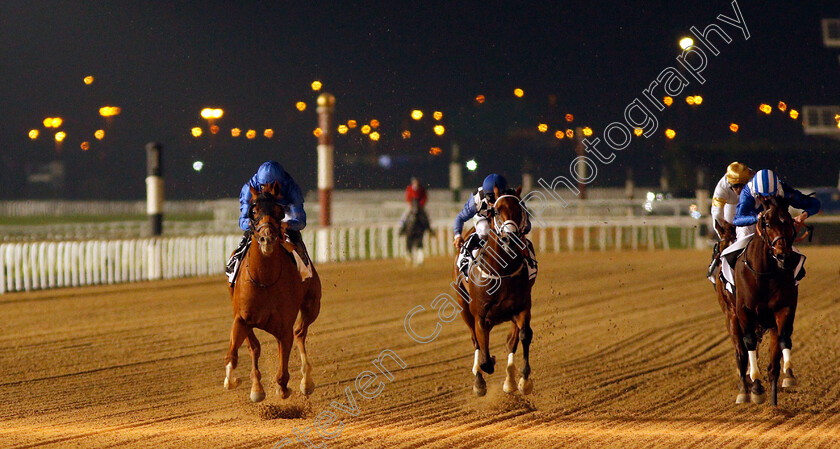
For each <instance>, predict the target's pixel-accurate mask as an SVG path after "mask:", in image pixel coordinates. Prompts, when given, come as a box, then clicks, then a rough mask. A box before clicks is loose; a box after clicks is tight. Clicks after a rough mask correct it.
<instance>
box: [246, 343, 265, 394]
mask: <svg viewBox="0 0 840 449" xmlns="http://www.w3.org/2000/svg"><path fill="white" fill-rule="evenodd" d="M248 349H249V350H250V351H251V401H252V402H260V401H262V400H263V399H265V390H263V386H262V384H261V383H260V380H261V379H262V373H260V368H259V360H260V340H259V339H257V336H256V335H254V329H248Z"/></svg>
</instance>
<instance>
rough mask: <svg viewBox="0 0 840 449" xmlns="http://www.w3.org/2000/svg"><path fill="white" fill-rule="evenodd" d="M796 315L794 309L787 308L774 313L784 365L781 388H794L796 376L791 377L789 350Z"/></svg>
mask: <svg viewBox="0 0 840 449" xmlns="http://www.w3.org/2000/svg"><path fill="white" fill-rule="evenodd" d="M795 315H796V308H795V307H788V308H785V309H781V310H779V311H777V312H776V328H777V329H779V349H781V351H782V358H783V359H784V362H783V363H784V365H783V366H782V372H783V373H784V375H785V378H784V379H783V380H782V388H793V387H795V386H796V376H794V375H793V366H792V364H791V360H790V359H791V350H793V340H791V336H792V334H793V318H794V316H795Z"/></svg>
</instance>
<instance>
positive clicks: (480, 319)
mask: <svg viewBox="0 0 840 449" xmlns="http://www.w3.org/2000/svg"><path fill="white" fill-rule="evenodd" d="M521 191H522V188H521V187H519V188H517V189H516V190H515V191H513V190H508V191H506V192H504V194H502V195H500V193H501V192H499V191H498V189H496V191H495V193H496V197H497V198H498V199H497V200H496V202H495V205H494V210H495V215H494V216H493V219H492V220H493V225H494V226H493V227H494V232H493V231H491V232H490V234H489V236H488V239H487V242H486V244H485V245H484V246H483V247H482V248H481V249H480V250H479V254H478V257H477V258H476V260H475V261H474V262H473V264H472V265H471V267H470V270H469V277H468V278H465V277H464V275H463V274H462V273H461V272H460V271H459V270H458V267H457V265H456V266H455V267H454V269H453V275H454V278H455V284H456V285H457V286H458V289H459V293H460V294H459V298H458V301H459V303H460V306H461V317H462V318H463V319H464V321H465V322H466V323H467V327H469V329H470V336H471V337H472V343H473V347H474V348H475V360H474V362H473V374H474V375H475V382H474V384H473V391H474V392H475V394H476V395H478V396H484V395H485V394H486V393H487V383H486V382H485V381H484V378H483V377H482V374H481V373H482V372H484V373H487V374H493V371H494V369H495V364H496V360H495V357H491V356H490V331H491V330H492V329H493V327H494V326H496V325H498V324H501V323H504V322H506V321H511V322H512V323H511V330H510V334H509V335H508V338H507V348H508V360H507V373H506V377H505V382H504V391H505V393H513V392H514V391H516V390H517V383H516V381H515V378H516V376H517V369H516V365H515V364H514V354H515V353H516V348H517V345H518V344H519V342H520V341H521V342H522V355H523V358H524V361H525V365H524V366H523V368H522V377H521V378H520V379H519V383H518V388H519V391H521V392H522V393H523V394H530V393H531V391H532V390H533V382H532V380H531V379H530V374H531V364H530V361H529V354H528V353H529V349H530V345H531V339H532V338H533V331H532V330H531V288H532V287H533V285H534V281H533V280H529V279H528V269H527V266H526V262H525V255H526V251H527V247H526V246H525V241H524V234H523V233H522V229H523V227H524V224H525V223H526V222H525V218H526V217H525V211H524V210H523V208H522V206H521V205H520V198H519V195H520V193H521ZM467 235H469V233H467Z"/></svg>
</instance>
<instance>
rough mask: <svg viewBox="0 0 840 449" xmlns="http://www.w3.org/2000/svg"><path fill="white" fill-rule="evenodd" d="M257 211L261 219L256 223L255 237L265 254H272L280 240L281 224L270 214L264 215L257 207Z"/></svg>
mask: <svg viewBox="0 0 840 449" xmlns="http://www.w3.org/2000/svg"><path fill="white" fill-rule="evenodd" d="M255 212H256V215H257V217H258V218H259V221H258V222H257V223H255V224H256V226H255V230H254V238H255V239H256V240H257V243H258V244H259V245H260V252H261V253H262V254H263V255H264V256H270V255H271V254H272V253H273V252H274V247H275V246H277V245H276V243H277V242H278V241H279V235H278V234H279V226H278V225H277V224H275V219H274V218H273V217H272V216H271V215H270V214H265V215H262V214H260V210H259V209H258V208H255Z"/></svg>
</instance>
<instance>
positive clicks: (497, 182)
mask: <svg viewBox="0 0 840 449" xmlns="http://www.w3.org/2000/svg"><path fill="white" fill-rule="evenodd" d="M495 189H498V191H499V193H500V194H504V192H505V191H506V190H507V189H508V184H507V180H506V179H505V178H504V177H503V176H502V175H497V174H495V173H492V174H490V175H488V176H487V177H486V178H484V182H482V184H481V187H479V188H478V189H476V191H475V192H473V194H472V195H471V196H470V197H469V198H468V199H467V202H466V203H465V204H464V209H463V210H462V211H461V212H460V213H458V215H457V216H456V217H455V226H454V228H453V232H454V235H455V238H454V242H453V243H454V245H455V248H457V249H458V250H459V254H458V259H457V261H456V264H457V265H458V269H459V270H461V272H462V273H464V276H469V274H468V272H469V271H468V270H469V266H470V263H472V261H474V260H475V258H476V257H477V255H478V250H479V249H480V248H481V246H482V241H486V240H487V237H488V236H489V235H490V219H491V218H492V216H493V214H494V210H493V205H494V204H495V203H496V192H495ZM523 213H524V214H525V224H524V229H520V232H521V233H522V236H523V239H524V240H525V243H526V245H527V246H528V254H527V257H526V265H527V266H528V279H533V278H534V277H536V275H537V260H536V256H535V255H534V245H533V244H532V243H531V241H530V240H529V239H528V238H526V237H525V235H527V234H528V233H529V232H531V220H530V217H529V216H528V214H527V212H526V211H523ZM473 217H475V218H474V220H475V222H474V224H475V232H474V233H472V234H470V236H469V237H468V238H467V240H466V241H464V239H463V237H462V236H461V232H462V231H463V230H464V223H466V222H467V220H469V219H471V218H473Z"/></svg>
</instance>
